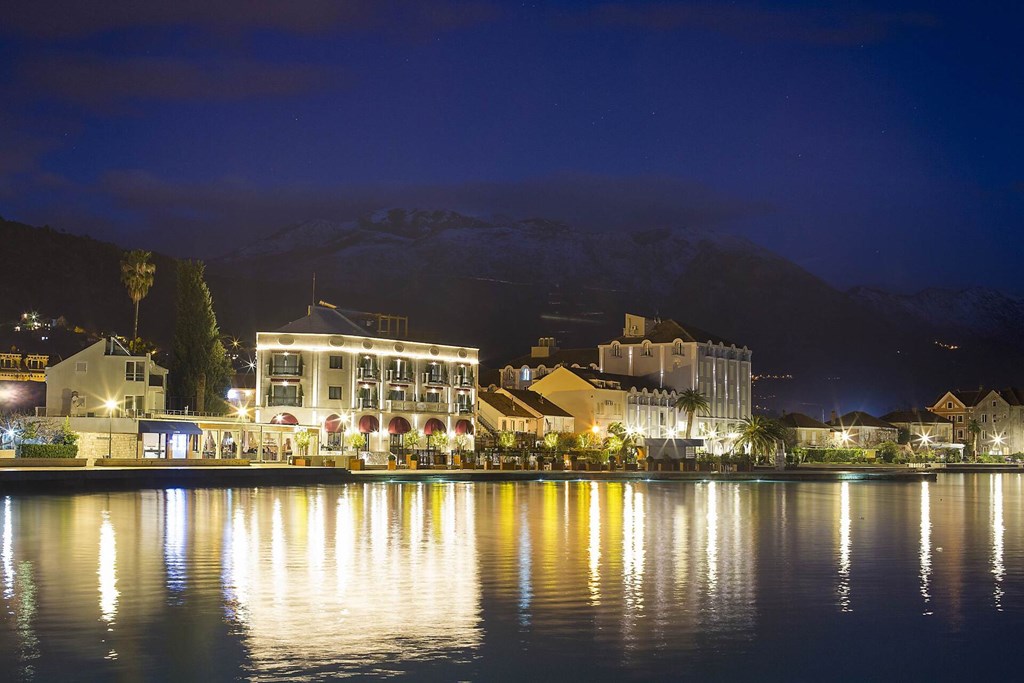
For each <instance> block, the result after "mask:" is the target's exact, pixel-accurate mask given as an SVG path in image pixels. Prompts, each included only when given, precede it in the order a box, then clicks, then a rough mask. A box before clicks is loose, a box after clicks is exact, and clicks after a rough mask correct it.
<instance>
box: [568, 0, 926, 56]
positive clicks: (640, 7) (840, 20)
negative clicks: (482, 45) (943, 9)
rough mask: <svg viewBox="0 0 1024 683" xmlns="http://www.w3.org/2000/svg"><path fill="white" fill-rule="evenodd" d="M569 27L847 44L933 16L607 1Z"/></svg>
mask: <svg viewBox="0 0 1024 683" xmlns="http://www.w3.org/2000/svg"><path fill="white" fill-rule="evenodd" d="M566 20H567V21H568V22H570V23H571V24H575V25H577V26H581V27H586V26H592V27H607V28H627V29H639V30H645V31H659V32H665V31H678V30H686V29H689V30H702V31H711V32H714V33H720V34H724V35H728V36H731V37H734V38H739V39H742V40H751V41H774V42H792V43H805V44H812V45H834V46H849V45H860V44H865V43H877V42H881V41H883V40H886V39H888V38H889V37H890V36H891V35H892V34H894V33H896V32H897V31H901V30H905V29H911V28H929V27H932V26H934V25H935V23H936V21H935V18H934V17H933V16H931V15H929V14H924V13H912V12H902V13H897V12H849V11H843V10H832V9H823V10H811V9H808V10H788V9H787V10H782V9H764V8H761V7H756V6H753V5H725V4H704V3H700V4H698V3H690V2H677V3H671V2H666V3H608V4H602V5H598V6H596V7H594V8H592V9H591V10H589V11H587V12H585V13H582V14H579V15H569V16H567V17H566Z"/></svg>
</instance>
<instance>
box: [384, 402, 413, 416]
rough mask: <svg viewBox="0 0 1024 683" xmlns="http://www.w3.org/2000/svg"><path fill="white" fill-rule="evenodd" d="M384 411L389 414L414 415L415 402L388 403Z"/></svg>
mask: <svg viewBox="0 0 1024 683" xmlns="http://www.w3.org/2000/svg"><path fill="white" fill-rule="evenodd" d="M386 409H387V411H388V412H390V413H415V412H416V401H388V402H387V405H386Z"/></svg>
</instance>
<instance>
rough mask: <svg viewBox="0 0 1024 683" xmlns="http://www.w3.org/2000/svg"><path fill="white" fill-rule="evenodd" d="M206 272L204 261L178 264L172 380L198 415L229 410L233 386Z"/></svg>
mask: <svg viewBox="0 0 1024 683" xmlns="http://www.w3.org/2000/svg"><path fill="white" fill-rule="evenodd" d="M204 271H205V266H204V265H203V263H202V262H201V261H181V262H179V263H178V300H177V317H176V320H175V325H174V345H173V350H174V362H173V364H172V372H171V381H172V382H173V384H174V387H175V393H176V394H177V396H178V399H179V400H180V401H182V402H183V403H192V405H194V406H195V410H196V412H204V411H206V410H210V411H211V412H223V411H224V410H226V407H227V403H226V402H225V401H224V398H223V397H224V393H225V391H226V390H227V388H228V386H229V385H230V383H231V362H230V361H229V360H228V357H227V354H226V352H225V351H224V345H223V344H222V343H221V341H220V330H219V329H218V328H217V316H216V315H215V314H214V312H213V298H212V297H211V296H210V290H209V288H208V287H207V286H206V281H205V280H204V279H203V273H204ZM193 402H194V403H193Z"/></svg>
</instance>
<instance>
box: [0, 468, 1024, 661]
mask: <svg viewBox="0 0 1024 683" xmlns="http://www.w3.org/2000/svg"><path fill="white" fill-rule="evenodd" d="M1022 496H1024V478H1022V476H1021V475H1017V474H1012V475H948V476H941V477H940V478H939V481H938V482H933V483H930V484H928V483H925V484H921V483H918V484H903V483H868V482H844V483H838V482H837V483H801V484H764V483H762V484H757V483H735V484H732V483H716V484H692V483H655V482H650V483H633V484H628V483H600V484H599V483H591V482H570V483H541V482H535V483H515V484H513V483H505V484H465V483H437V484H354V485H349V486H338V487H310V488H262V489H231V490H225V489H210V490H180V489H176V490H166V491H160V490H153V491H142V492H137V493H111V494H84V495H53V496H37V495H34V496H9V497H3V498H0V525H2V545H0V564H2V566H0V587H2V598H0V610H2V614H0V679H4V680H36V681H57V680H126V681H131V680H174V681H199V680H232V679H251V680H327V679H332V678H336V677H341V676H369V677H381V676H391V675H403V674H404V675H407V676H412V677H416V678H433V679H445V680H447V679H474V680H498V679H500V680H522V679H524V678H525V677H530V678H533V679H542V680H546V679H563V680H565V679H584V678H590V679H593V678H616V679H621V678H631V679H643V678H672V679H679V678H693V679H696V678H708V677H711V678H715V679H718V680H721V679H733V678H736V679H749V680H754V679H756V680H786V681H792V680H836V679H847V680H850V679H856V680H864V679H899V680H913V679H928V680H934V679H955V678H961V677H964V676H970V677H971V679H973V680H986V679H990V678H992V677H994V676H997V675H1005V676H1008V677H1012V678H1013V679H1019V678H1018V677H1019V675H1020V668H1019V666H1020V665H1021V664H1022V663H1024V658H1022V655H1021V649H1022V648H1024V643H1022V642H1021V641H1022V639H1024V609H1022V608H1024V571H1022V563H1021V560H1022V555H1024V534H1022V500H1024V498H1022Z"/></svg>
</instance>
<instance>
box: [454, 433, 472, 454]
mask: <svg viewBox="0 0 1024 683" xmlns="http://www.w3.org/2000/svg"><path fill="white" fill-rule="evenodd" d="M452 447H453V448H454V449H455V450H456V451H458V452H459V453H461V452H462V451H464V450H466V449H467V448H469V437H468V436H466V435H465V434H456V435H455V436H453V437H452Z"/></svg>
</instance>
